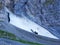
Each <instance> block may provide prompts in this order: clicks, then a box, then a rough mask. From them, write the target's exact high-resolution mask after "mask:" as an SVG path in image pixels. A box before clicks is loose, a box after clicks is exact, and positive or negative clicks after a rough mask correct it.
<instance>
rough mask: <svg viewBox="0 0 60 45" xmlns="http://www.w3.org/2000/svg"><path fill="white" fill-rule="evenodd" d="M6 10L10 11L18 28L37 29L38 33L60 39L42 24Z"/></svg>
mask: <svg viewBox="0 0 60 45" xmlns="http://www.w3.org/2000/svg"><path fill="white" fill-rule="evenodd" d="M6 11H7V12H9V13H10V23H11V24H12V25H14V26H16V27H18V28H21V29H24V30H26V31H28V32H31V33H33V32H32V31H31V30H33V31H36V32H37V33H38V35H42V36H46V37H50V38H54V39H59V38H58V37H56V36H54V35H53V34H51V33H50V32H49V31H48V30H47V29H45V28H43V27H41V26H40V25H38V24H36V23H35V22H33V21H31V20H29V19H28V18H26V17H25V16H24V17H23V18H20V17H18V16H16V15H15V14H13V13H12V12H10V11H9V10H8V9H7V8H6Z"/></svg>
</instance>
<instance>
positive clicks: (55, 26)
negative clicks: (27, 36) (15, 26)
mask: <svg viewBox="0 0 60 45" xmlns="http://www.w3.org/2000/svg"><path fill="white" fill-rule="evenodd" d="M9 2H10V3H8V5H6V6H7V7H8V8H9V9H10V10H11V11H12V12H13V13H14V14H16V15H17V16H19V17H23V16H25V17H27V18H29V19H30V20H32V21H34V22H35V23H37V24H38V25H40V26H42V27H44V28H46V29H48V30H49V31H50V32H51V33H52V34H54V35H56V36H58V37H59V38H60V15H59V14H60V13H59V12H60V1H59V0H24V1H23V0H13V1H11V0H9ZM11 4H12V5H11ZM55 32H56V33H57V34H55Z"/></svg>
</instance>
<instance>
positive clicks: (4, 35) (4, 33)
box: [0, 30, 42, 45]
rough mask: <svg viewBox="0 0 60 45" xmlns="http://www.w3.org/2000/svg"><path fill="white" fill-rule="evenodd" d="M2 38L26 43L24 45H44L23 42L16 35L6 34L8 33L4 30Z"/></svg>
mask: <svg viewBox="0 0 60 45" xmlns="http://www.w3.org/2000/svg"><path fill="white" fill-rule="evenodd" d="M0 38H6V39H10V40H14V41H18V42H21V43H24V44H30V45H42V44H39V43H35V42H29V41H26V40H22V39H20V38H18V37H16V36H15V35H14V34H12V33H9V32H6V31H2V30H0Z"/></svg>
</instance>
